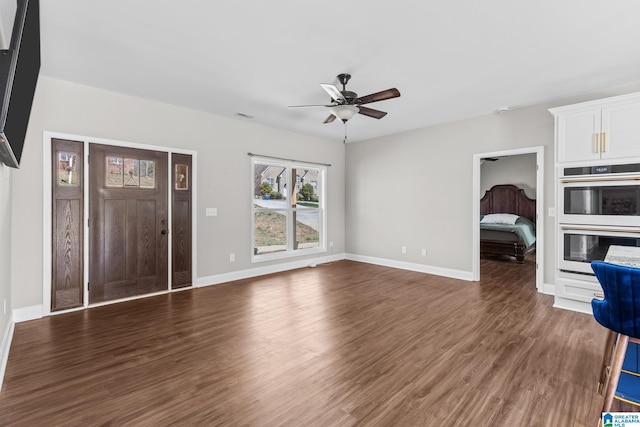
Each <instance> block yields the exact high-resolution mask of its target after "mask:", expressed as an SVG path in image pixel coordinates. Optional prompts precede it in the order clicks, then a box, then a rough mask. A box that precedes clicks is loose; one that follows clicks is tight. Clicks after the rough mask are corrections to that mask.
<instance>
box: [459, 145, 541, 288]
mask: <svg viewBox="0 0 640 427" xmlns="http://www.w3.org/2000/svg"><path fill="white" fill-rule="evenodd" d="M520 154H536V165H537V170H536V288H537V289H538V292H543V291H544V214H543V213H544V146H542V145H540V146H537V147H527V148H518V149H514V150H505V151H493V152H490V153H478V154H474V155H473V203H472V206H473V208H472V211H473V212H472V224H473V225H472V227H473V242H472V243H473V251H472V252H473V255H472V257H473V259H472V280H474V281H478V280H480V163H481V160H482V159H486V158H487V157H505V156H517V155H520Z"/></svg>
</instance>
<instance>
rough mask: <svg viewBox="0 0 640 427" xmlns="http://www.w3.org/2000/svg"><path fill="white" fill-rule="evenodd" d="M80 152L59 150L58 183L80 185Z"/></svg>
mask: <svg viewBox="0 0 640 427" xmlns="http://www.w3.org/2000/svg"><path fill="white" fill-rule="evenodd" d="M78 159H79V156H78V153H69V152H65V151H59V152H58V185H59V186H61V187H66V186H69V187H77V186H78Z"/></svg>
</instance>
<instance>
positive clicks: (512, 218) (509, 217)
mask: <svg viewBox="0 0 640 427" xmlns="http://www.w3.org/2000/svg"><path fill="white" fill-rule="evenodd" d="M518 218H520V217H519V216H518V215H514V214H503V213H500V214H489V215H485V216H484V218H482V219H481V220H480V222H481V223H483V224H508V225H514V224H515V223H516V221H517V220H518Z"/></svg>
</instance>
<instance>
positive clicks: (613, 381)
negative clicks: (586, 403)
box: [602, 334, 629, 412]
mask: <svg viewBox="0 0 640 427" xmlns="http://www.w3.org/2000/svg"><path fill="white" fill-rule="evenodd" d="M628 344H629V337H628V336H626V335H622V334H620V335H618V343H617V344H616V349H615V351H614V354H613V361H612V363H611V373H610V375H609V381H607V387H606V388H605V391H604V405H603V406H602V412H609V411H611V405H612V404H613V397H614V396H615V394H616V389H617V388H618V380H619V379H620V371H621V370H622V362H624V357H625V355H626V354H627V345H628Z"/></svg>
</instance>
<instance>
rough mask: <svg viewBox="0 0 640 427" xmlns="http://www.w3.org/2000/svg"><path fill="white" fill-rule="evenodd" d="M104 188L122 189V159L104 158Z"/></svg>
mask: <svg viewBox="0 0 640 427" xmlns="http://www.w3.org/2000/svg"><path fill="white" fill-rule="evenodd" d="M105 163H106V164H105V168H104V170H105V175H106V176H105V180H104V182H105V186H106V187H122V185H123V184H124V179H123V175H122V163H123V161H122V157H112V156H105Z"/></svg>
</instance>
